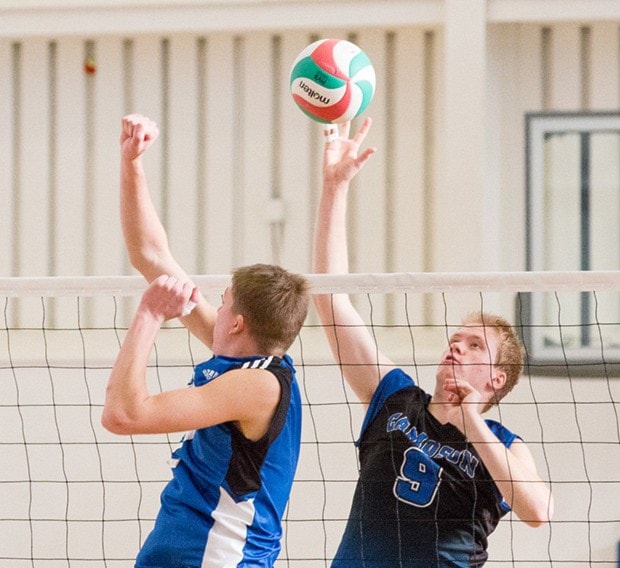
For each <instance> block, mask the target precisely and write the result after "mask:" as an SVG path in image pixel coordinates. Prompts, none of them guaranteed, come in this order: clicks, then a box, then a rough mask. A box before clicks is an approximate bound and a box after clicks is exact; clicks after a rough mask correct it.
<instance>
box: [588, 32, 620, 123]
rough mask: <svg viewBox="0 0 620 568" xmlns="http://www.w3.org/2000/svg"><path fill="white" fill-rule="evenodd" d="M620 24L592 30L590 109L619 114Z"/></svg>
mask: <svg viewBox="0 0 620 568" xmlns="http://www.w3.org/2000/svg"><path fill="white" fill-rule="evenodd" d="M619 30H620V24H618V23H617V22H604V23H596V24H593V25H592V26H591V27H590V34H591V43H590V45H591V53H590V61H591V65H590V67H591V77H590V83H589V89H590V92H589V97H588V98H589V101H590V109H589V110H593V111H601V110H605V111H606V110H617V109H618V107H619V106H620V93H619V91H618V90H619V89H620V53H619V51H620V31H619Z"/></svg>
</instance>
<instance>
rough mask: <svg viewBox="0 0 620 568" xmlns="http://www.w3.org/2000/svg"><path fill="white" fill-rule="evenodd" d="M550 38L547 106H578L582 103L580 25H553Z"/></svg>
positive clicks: (575, 108) (571, 107)
mask: <svg viewBox="0 0 620 568" xmlns="http://www.w3.org/2000/svg"><path fill="white" fill-rule="evenodd" d="M551 37H552V39H551V42H552V44H551V76H550V77H549V78H548V80H549V83H550V86H551V89H550V95H551V100H550V102H551V108H552V109H553V110H558V111H571V110H573V111H574V110H579V109H580V108H581V103H582V69H581V27H580V26H579V25H578V24H558V25H555V26H553V29H552V36H551Z"/></svg>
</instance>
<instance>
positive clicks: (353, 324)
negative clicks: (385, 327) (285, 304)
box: [314, 294, 394, 404]
mask: <svg viewBox="0 0 620 568" xmlns="http://www.w3.org/2000/svg"><path fill="white" fill-rule="evenodd" d="M314 300H315V306H316V308H317V312H318V313H319V317H320V319H321V323H322V324H323V326H324V328H325V329H324V331H325V333H326V335H327V340H328V342H329V345H330V348H331V351H332V354H333V356H334V358H335V360H336V362H337V363H338V365H339V366H340V368H341V370H342V373H343V375H344V377H345V379H346V381H347V383H348V384H349V385H350V386H351V388H352V389H353V391H354V392H355V394H356V396H357V397H358V398H359V400H360V401H361V402H363V403H364V404H368V403H369V402H370V400H371V398H372V395H373V394H374V392H375V390H376V389H377V386H378V385H379V381H380V380H381V379H382V378H383V377H384V376H385V375H386V373H387V372H389V371H390V370H391V369H393V368H394V363H393V362H392V361H391V360H390V359H388V358H387V357H386V356H385V355H384V354H383V353H381V351H379V348H378V346H377V343H376V341H375V340H374V338H373V336H372V334H371V332H370V330H369V329H368V327H367V326H366V324H365V323H364V321H363V320H362V318H361V316H360V315H359V313H358V312H357V310H356V309H355V308H354V307H353V305H352V304H351V301H350V299H349V297H348V296H347V295H345V294H334V295H316V296H315V297H314Z"/></svg>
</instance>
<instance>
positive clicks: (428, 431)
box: [332, 369, 517, 568]
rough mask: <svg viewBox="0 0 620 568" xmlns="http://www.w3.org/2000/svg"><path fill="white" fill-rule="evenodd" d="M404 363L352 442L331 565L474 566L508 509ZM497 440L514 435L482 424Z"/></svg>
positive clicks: (380, 391) (504, 440) (475, 456)
mask: <svg viewBox="0 0 620 568" xmlns="http://www.w3.org/2000/svg"><path fill="white" fill-rule="evenodd" d="M430 398H431V397H430V395H428V394H427V393H425V392H424V391H423V390H422V389H420V388H419V387H417V386H416V385H415V384H414V382H413V380H412V379H411V377H409V376H408V375H407V374H405V372H404V371H402V370H401V369H393V370H392V371H390V372H389V373H387V374H386V375H385V377H384V378H383V380H382V381H381V383H380V384H379V387H378V388H377V390H376V392H375V394H374V396H373V399H372V400H371V403H370V406H369V408H368V412H367V414H366V417H365V420H364V424H363V426H362V434H361V437H360V439H359V441H358V443H357V444H358V447H359V455H360V477H359V480H358V483H357V486H356V490H355V494H354V497H353V503H352V507H351V513H350V515H349V519H348V522H347V525H346V528H345V532H344V535H343V538H342V540H341V543H340V546H339V548H338V551H337V553H336V556H335V558H334V561H333V563H332V568H473V567H481V566H483V565H484V563H485V562H486V560H487V551H486V549H487V537H488V535H489V534H490V533H491V532H493V530H494V529H495V527H496V526H497V524H498V522H499V520H500V519H501V517H502V516H504V515H505V514H506V513H507V512H508V510H509V508H508V505H507V504H506V502H505V501H504V500H503V499H502V496H501V494H500V492H499V490H498V488H497V486H496V485H495V482H494V481H493V479H492V477H491V476H490V474H489V473H488V471H487V470H486V468H485V467H484V465H483V463H482V461H481V459H480V457H479V456H478V454H477V452H476V450H475V449H474V448H473V446H472V445H471V444H470V443H469V442H468V441H467V440H466V438H465V437H464V436H463V434H462V433H461V432H460V431H459V430H458V428H456V427H455V426H453V425H452V424H441V423H440V422H439V421H438V420H436V419H435V417H434V416H433V415H432V414H430V412H429V411H428V403H429V402H430ZM486 423H487V425H488V426H489V428H491V430H492V431H493V433H494V434H495V436H497V438H498V443H502V444H504V446H506V447H509V446H510V445H511V444H512V442H513V441H514V440H515V438H516V437H517V436H516V435H515V434H513V433H511V432H510V431H509V430H507V429H506V428H504V427H503V426H502V425H501V424H499V423H498V422H495V421H492V420H487V421H486Z"/></svg>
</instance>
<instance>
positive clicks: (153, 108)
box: [119, 36, 168, 222]
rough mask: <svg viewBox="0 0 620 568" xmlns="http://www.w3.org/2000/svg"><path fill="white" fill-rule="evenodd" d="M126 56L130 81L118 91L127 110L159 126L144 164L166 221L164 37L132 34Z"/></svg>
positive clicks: (149, 182) (158, 206) (153, 193)
mask: <svg viewBox="0 0 620 568" xmlns="http://www.w3.org/2000/svg"><path fill="white" fill-rule="evenodd" d="M126 59H127V61H126V62H125V65H126V66H127V67H126V81H127V83H126V85H125V92H124V93H122V94H120V93H119V95H121V96H123V97H124V101H123V102H124V104H126V105H127V109H126V111H125V113H139V114H143V115H146V116H148V117H150V118H152V119H153V120H155V121H156V122H157V123H158V126H159V129H160V134H159V139H158V140H157V141H156V142H155V143H154V144H153V145H151V147H150V148H149V150H148V151H147V153H146V155H145V158H144V164H145V168H146V174H147V182H148V185H149V190H150V192H151V197H152V198H153V203H154V204H155V207H156V209H157V210H158V212H159V215H160V217H161V218H162V221H164V222H165V211H164V210H163V203H164V201H163V192H164V184H165V181H166V180H164V179H163V173H164V171H165V170H164V167H163V161H164V160H165V156H164V152H165V145H166V138H165V137H166V136H167V129H168V123H167V120H166V119H167V117H166V116H165V114H164V92H163V83H164V80H163V65H164V64H163V61H162V39H161V38H160V37H158V36H136V37H135V38H131V43H130V44H129V47H128V48H127V53H126ZM125 113H124V114H125ZM121 118H122V117H121Z"/></svg>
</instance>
